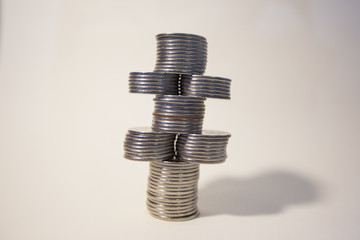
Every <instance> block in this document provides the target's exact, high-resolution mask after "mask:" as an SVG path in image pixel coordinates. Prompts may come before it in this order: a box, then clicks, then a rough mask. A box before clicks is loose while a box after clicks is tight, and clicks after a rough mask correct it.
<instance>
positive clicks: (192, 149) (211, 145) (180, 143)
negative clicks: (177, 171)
mask: <svg viewBox="0 0 360 240" xmlns="http://www.w3.org/2000/svg"><path fill="white" fill-rule="evenodd" d="M229 138H230V133H227V132H220V131H210V130H203V131H202V133H201V134H180V135H179V136H178V138H177V141H176V157H177V159H179V160H183V161H188V162H194V163H222V162H224V161H225V160H226V158H227V154H226V146H227V143H228V141H229Z"/></svg>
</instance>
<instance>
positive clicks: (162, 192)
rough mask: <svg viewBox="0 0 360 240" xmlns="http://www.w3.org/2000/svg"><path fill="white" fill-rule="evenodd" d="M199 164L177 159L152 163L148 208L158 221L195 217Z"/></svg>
mask: <svg viewBox="0 0 360 240" xmlns="http://www.w3.org/2000/svg"><path fill="white" fill-rule="evenodd" d="M198 180H199V164H193V163H189V162H184V161H178V160H169V161H153V162H151V163H150V175H149V181H148V191H147V196H148V199H147V208H148V210H149V212H150V214H151V215H152V216H154V217H156V218H160V219H163V220H168V221H184V220H190V219H193V218H195V217H196V216H197V215H198V214H199V211H198V208H197V186H198Z"/></svg>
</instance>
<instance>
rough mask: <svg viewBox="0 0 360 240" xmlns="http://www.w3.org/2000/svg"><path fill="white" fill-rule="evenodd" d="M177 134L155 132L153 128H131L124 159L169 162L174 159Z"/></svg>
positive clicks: (125, 144) (126, 141) (125, 146)
mask: <svg viewBox="0 0 360 240" xmlns="http://www.w3.org/2000/svg"><path fill="white" fill-rule="evenodd" d="M175 137H176V134H171V133H160V132H153V131H152V130H151V128H147V127H143V128H131V129H129V131H128V133H127V134H126V137H125V142H124V157H125V158H127V159H129V160H137V161H152V160H168V159H171V158H173V157H174V153H175V151H174V141H175Z"/></svg>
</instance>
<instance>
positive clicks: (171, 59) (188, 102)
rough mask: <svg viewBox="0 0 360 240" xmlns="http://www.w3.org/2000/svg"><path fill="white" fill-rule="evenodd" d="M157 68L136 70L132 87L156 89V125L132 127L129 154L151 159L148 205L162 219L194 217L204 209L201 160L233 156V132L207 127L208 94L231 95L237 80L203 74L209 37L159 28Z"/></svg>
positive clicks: (132, 89)
mask: <svg viewBox="0 0 360 240" xmlns="http://www.w3.org/2000/svg"><path fill="white" fill-rule="evenodd" d="M156 40H157V60H156V65H155V69H154V71H153V72H131V73H130V76H129V91H130V92H131V93H145V94H156V96H155V98H154V102H155V107H154V112H153V121H152V127H151V128H150V127H138V128H131V129H129V131H128V133H127V134H126V137H125V142H124V157H125V158H126V159H129V160H136V161H149V162H150V173H149V178H148V190H147V202H146V204H147V209H148V211H149V213H150V214H151V215H152V216H153V217H155V218H158V219H162V220H167V221H184V220H190V219H193V218H195V217H197V216H198V215H199V210H198V207H197V200H198V197H197V193H198V180H199V164H215V163H222V162H224V161H225V160H226V158H227V153H226V147H227V143H228V141H229V138H230V133H227V132H221V131H211V130H203V119H204V114H205V103H204V102H205V100H206V98H220V99H230V83H231V80H230V79H228V78H222V77H211V76H204V75H202V74H203V73H204V72H205V68H206V62H207V41H206V39H205V38H204V37H202V36H198V35H194V34H185V33H172V34H158V35H157V36H156Z"/></svg>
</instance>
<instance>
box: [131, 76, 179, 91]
mask: <svg viewBox="0 0 360 240" xmlns="http://www.w3.org/2000/svg"><path fill="white" fill-rule="evenodd" d="M178 85H179V75H177V74H167V73H156V72H132V73H130V76H129V90H130V92H131V93H150V94H162V95H167V94H175V95H177V94H178V93H179V86H178Z"/></svg>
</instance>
